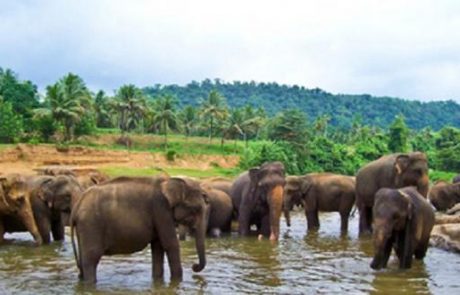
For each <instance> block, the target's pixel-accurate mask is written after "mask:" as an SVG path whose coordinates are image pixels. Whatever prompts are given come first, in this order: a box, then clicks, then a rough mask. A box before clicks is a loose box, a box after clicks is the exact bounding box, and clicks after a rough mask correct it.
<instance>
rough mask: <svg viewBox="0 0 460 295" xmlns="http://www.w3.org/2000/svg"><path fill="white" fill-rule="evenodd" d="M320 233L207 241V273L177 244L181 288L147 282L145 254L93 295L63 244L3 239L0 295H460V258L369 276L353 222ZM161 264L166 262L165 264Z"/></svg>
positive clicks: (447, 256)
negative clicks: (38, 244)
mask: <svg viewBox="0 0 460 295" xmlns="http://www.w3.org/2000/svg"><path fill="white" fill-rule="evenodd" d="M320 221H321V229H320V230H319V232H317V233H311V234H307V233H306V223H305V217H304V215H303V213H301V212H296V213H294V214H292V225H291V227H290V228H288V227H286V226H285V224H284V220H282V228H281V233H282V235H281V237H280V241H279V242H278V243H271V242H270V241H268V240H262V241H258V240H256V238H255V237H251V238H240V237H238V236H236V235H231V236H227V237H224V238H221V239H208V240H207V243H206V246H207V248H206V250H207V251H206V252H207V261H208V264H207V266H206V268H205V269H204V270H203V271H202V272H201V273H193V272H192V270H191V266H192V264H193V263H194V262H196V261H197V256H196V253H195V246H194V241H193V239H188V240H187V241H184V242H181V254H182V265H183V268H184V280H183V282H181V283H180V284H178V285H171V284H170V283H169V269H168V267H167V266H165V282H163V283H153V282H152V279H151V257H150V249H149V247H147V249H145V250H144V251H142V252H139V253H135V254H133V255H119V256H112V257H109V256H106V257H103V259H102V260H101V262H100V263H99V267H98V282H97V284H96V286H95V287H88V286H85V285H84V284H82V283H80V282H79V281H78V278H77V268H76V265H75V261H74V256H73V253H72V247H71V244H70V242H69V236H66V241H65V242H64V243H52V244H51V245H47V246H43V247H34V246H33V243H32V238H31V236H30V235H29V234H26V233H24V234H14V235H9V234H7V235H6V238H7V239H8V240H9V241H8V242H7V244H6V245H2V246H0V294H19V293H20V294H76V293H77V294H106V293H110V294H152V293H153V294H154V293H162V294H163V293H164V294H168V293H179V294H189V293H191V294H197V293H198V294H200V293H202V294H236V293H238V294H244V293H249V294H255V293H279V294H334V293H337V294H345V293H346V294H460V280H459V279H458V275H459V274H460V255H458V254H453V253H449V252H445V251H443V250H439V249H435V248H429V250H428V253H427V256H426V257H425V260H424V261H423V262H419V261H415V262H414V264H413V267H412V269H410V270H403V271H401V270H398V268H397V266H398V265H397V259H396V258H395V257H394V256H392V258H390V262H389V265H388V268H387V269H385V270H380V271H374V270H372V269H371V268H370V267H369V264H370V262H371V259H372V253H373V249H372V241H371V239H370V238H361V239H359V238H358V233H357V228H358V217H357V216H356V217H354V218H352V219H351V220H350V228H349V234H348V235H347V236H341V235H340V229H339V227H340V218H339V215H338V214H337V213H324V214H321V215H320ZM165 261H166V260H165Z"/></svg>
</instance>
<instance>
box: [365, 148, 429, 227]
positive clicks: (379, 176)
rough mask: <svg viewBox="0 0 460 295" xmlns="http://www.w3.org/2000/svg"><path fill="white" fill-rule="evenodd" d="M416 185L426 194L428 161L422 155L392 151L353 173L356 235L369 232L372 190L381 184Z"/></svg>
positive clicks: (372, 201) (382, 185)
mask: <svg viewBox="0 0 460 295" xmlns="http://www.w3.org/2000/svg"><path fill="white" fill-rule="evenodd" d="M405 186H415V187H417V190H418V192H419V193H420V194H421V195H422V196H423V197H425V198H426V197H427V194H428V187H429V179H428V161H427V158H426V156H425V154H423V153H420V152H414V153H409V154H391V155H387V156H383V157H381V158H379V159H377V160H375V161H373V162H370V163H369V164H367V165H366V166H364V167H362V168H361V169H360V170H359V171H358V173H357V175H356V206H357V207H358V210H359V234H360V235H362V234H366V233H371V232H372V225H371V222H372V207H373V205H374V196H375V193H376V192H377V191H378V190H379V189H380V188H383V187H387V188H401V187H405Z"/></svg>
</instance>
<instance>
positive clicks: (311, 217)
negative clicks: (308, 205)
mask: <svg viewBox="0 0 460 295" xmlns="http://www.w3.org/2000/svg"><path fill="white" fill-rule="evenodd" d="M305 216H306V217H307V228H308V230H309V231H311V230H317V229H318V228H319V218H318V211H317V210H311V211H310V210H305Z"/></svg>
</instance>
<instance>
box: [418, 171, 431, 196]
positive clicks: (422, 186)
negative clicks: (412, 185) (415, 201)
mask: <svg viewBox="0 0 460 295" xmlns="http://www.w3.org/2000/svg"><path fill="white" fill-rule="evenodd" d="M429 186H430V181H429V178H428V175H425V176H423V177H422V178H421V179H420V180H419V182H418V183H417V191H418V192H419V193H420V194H421V195H422V196H423V197H424V198H425V199H426V198H427V197H428V190H429Z"/></svg>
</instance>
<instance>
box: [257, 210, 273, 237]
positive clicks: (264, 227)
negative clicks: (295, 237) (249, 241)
mask: <svg viewBox="0 0 460 295" xmlns="http://www.w3.org/2000/svg"><path fill="white" fill-rule="evenodd" d="M259 234H261V235H263V236H264V237H266V238H268V237H270V216H268V215H265V216H264V217H262V220H261V222H260V231H259Z"/></svg>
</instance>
